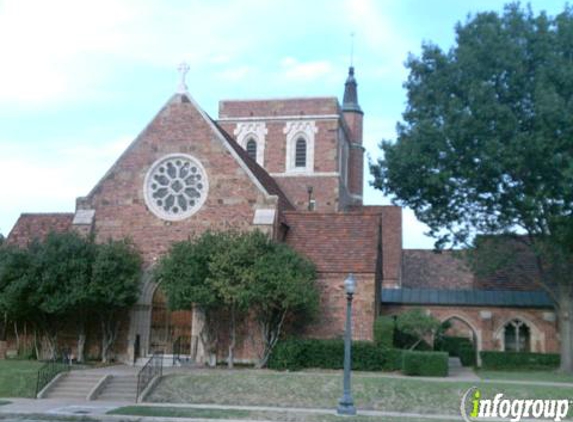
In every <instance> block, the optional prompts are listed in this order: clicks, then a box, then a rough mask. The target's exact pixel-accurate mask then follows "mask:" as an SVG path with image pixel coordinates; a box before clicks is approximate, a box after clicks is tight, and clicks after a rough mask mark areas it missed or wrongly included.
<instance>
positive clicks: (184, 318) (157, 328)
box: [149, 286, 193, 354]
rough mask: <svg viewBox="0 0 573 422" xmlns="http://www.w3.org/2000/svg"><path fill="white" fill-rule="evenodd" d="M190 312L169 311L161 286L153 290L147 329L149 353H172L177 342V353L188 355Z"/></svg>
mask: <svg viewBox="0 0 573 422" xmlns="http://www.w3.org/2000/svg"><path fill="white" fill-rule="evenodd" d="M192 318H193V317H192V312H191V311H170V310H169V308H168V306H167V296H166V295H165V293H164V292H163V290H162V289H161V286H159V287H157V288H156V289H155V292H154V293H153V299H152V301H151V324H150V329H149V353H154V352H163V353H173V345H174V343H175V342H177V344H178V345H180V346H179V349H178V352H179V353H181V354H189V350H190V344H191V323H192Z"/></svg>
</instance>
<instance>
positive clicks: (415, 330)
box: [396, 309, 442, 350]
mask: <svg viewBox="0 0 573 422" xmlns="http://www.w3.org/2000/svg"><path fill="white" fill-rule="evenodd" d="M441 325H442V324H441V323H440V321H438V320H437V319H436V318H434V317H433V316H431V315H428V314H426V313H425V312H424V311H422V310H421V309H412V310H410V311H407V312H404V313H402V314H400V315H399V316H398V318H396V328H397V329H398V330H399V331H402V332H403V333H405V334H407V335H409V336H412V337H414V338H415V339H416V342H415V343H414V344H413V345H412V346H411V347H410V350H414V349H415V348H416V347H417V346H418V344H420V343H421V342H422V341H424V340H425V339H430V343H431V344H430V345H431V346H432V348H433V346H434V340H435V337H436V334H437V333H438V332H439V330H440V327H441Z"/></svg>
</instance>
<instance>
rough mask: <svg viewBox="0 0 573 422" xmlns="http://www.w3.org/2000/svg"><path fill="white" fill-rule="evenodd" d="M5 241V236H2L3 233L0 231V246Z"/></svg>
mask: <svg viewBox="0 0 573 422" xmlns="http://www.w3.org/2000/svg"><path fill="white" fill-rule="evenodd" d="M5 241H6V238H5V237H4V235H3V234H2V233H0V246H2V245H3V244H4V242H5Z"/></svg>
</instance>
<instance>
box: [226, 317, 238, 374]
mask: <svg viewBox="0 0 573 422" xmlns="http://www.w3.org/2000/svg"><path fill="white" fill-rule="evenodd" d="M235 317H236V315H235V306H231V321H230V324H229V356H228V357H227V367H228V368H229V369H233V366H234V363H235V344H236V342H237V341H236V340H237V333H236V321H235Z"/></svg>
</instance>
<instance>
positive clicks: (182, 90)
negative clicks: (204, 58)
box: [177, 62, 190, 94]
mask: <svg viewBox="0 0 573 422" xmlns="http://www.w3.org/2000/svg"><path fill="white" fill-rule="evenodd" d="M189 69H190V67H189V65H188V64H187V63H185V62H182V63H180V64H179V66H177V71H178V72H179V85H178V86H177V93H178V94H186V93H187V84H186V83H185V78H186V77H187V72H189Z"/></svg>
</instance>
